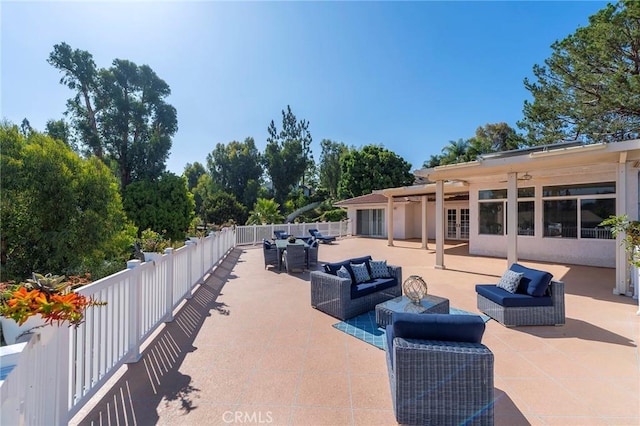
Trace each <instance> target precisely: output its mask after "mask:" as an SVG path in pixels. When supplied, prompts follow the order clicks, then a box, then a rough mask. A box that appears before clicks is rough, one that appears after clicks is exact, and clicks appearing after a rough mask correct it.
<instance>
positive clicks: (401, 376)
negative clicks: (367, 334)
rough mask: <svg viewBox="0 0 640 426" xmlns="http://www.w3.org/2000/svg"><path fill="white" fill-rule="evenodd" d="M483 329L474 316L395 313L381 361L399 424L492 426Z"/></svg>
mask: <svg viewBox="0 0 640 426" xmlns="http://www.w3.org/2000/svg"><path fill="white" fill-rule="evenodd" d="M411 317H413V319H409V318H411ZM412 321H415V324H414V325H413V327H412V326H411V325H409V327H407V323H408V322H412ZM403 322H404V323H405V324H404V326H403V324H402V323H403ZM484 327H485V326H484V322H483V321H482V319H481V318H480V317H478V316H475V315H447V314H429V315H419V314H406V313H401V314H398V313H396V314H394V316H393V322H392V324H390V325H388V326H387V351H386V357H387V367H388V371H389V382H390V386H391V398H392V401H393V410H394V413H395V416H396V420H397V421H398V423H401V424H409V425H460V424H465V425H493V421H494V407H493V402H494V398H493V363H494V360H493V353H492V352H491V351H490V350H489V349H488V348H487V347H486V346H484V345H483V344H481V343H480V340H481V338H482V333H483V332H484ZM478 333H479V338H478ZM412 334H413V335H414V336H415V337H416V338H411V337H409V336H411V335H412Z"/></svg>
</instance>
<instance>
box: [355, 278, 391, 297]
mask: <svg viewBox="0 0 640 426" xmlns="http://www.w3.org/2000/svg"><path fill="white" fill-rule="evenodd" d="M397 284H398V281H397V280H396V278H395V277H394V278H376V279H374V280H371V281H367V282H366V283H361V284H354V285H352V286H351V299H357V298H358V297H362V296H366V295H367V294H371V293H375V292H376V291H380V290H384V289H385V288H391V287H393V286H395V285H397Z"/></svg>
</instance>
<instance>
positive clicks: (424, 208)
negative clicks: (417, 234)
mask: <svg viewBox="0 0 640 426" xmlns="http://www.w3.org/2000/svg"><path fill="white" fill-rule="evenodd" d="M427 222H428V221H427V196H426V195H423V196H422V248H423V249H426V248H428V247H427V245H428V240H429V235H428V233H427Z"/></svg>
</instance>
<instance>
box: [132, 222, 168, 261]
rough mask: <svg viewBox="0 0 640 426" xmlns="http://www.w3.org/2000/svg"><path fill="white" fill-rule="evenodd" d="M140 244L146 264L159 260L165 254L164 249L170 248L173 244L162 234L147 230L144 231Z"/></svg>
mask: <svg viewBox="0 0 640 426" xmlns="http://www.w3.org/2000/svg"><path fill="white" fill-rule="evenodd" d="M138 243H139V246H140V249H141V250H142V253H143V254H144V260H145V262H150V261H152V260H157V259H159V258H160V257H161V256H162V254H163V253H164V249H166V248H168V247H169V246H170V243H171V242H170V241H169V240H167V239H165V238H164V237H163V236H162V235H161V234H160V233H158V232H156V231H153V230H151V229H149V228H147V229H145V230H144V231H142V234H141V236H140V240H139V241H138Z"/></svg>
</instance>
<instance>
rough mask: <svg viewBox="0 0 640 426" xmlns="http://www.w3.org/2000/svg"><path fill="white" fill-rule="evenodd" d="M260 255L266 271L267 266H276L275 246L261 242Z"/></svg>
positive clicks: (276, 254) (276, 253)
mask: <svg viewBox="0 0 640 426" xmlns="http://www.w3.org/2000/svg"><path fill="white" fill-rule="evenodd" d="M262 253H263V254H264V268H265V269H267V268H268V267H269V265H271V266H278V249H277V248H276V246H275V244H272V243H271V242H269V241H267V240H262Z"/></svg>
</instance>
